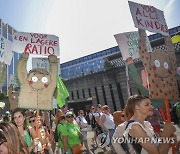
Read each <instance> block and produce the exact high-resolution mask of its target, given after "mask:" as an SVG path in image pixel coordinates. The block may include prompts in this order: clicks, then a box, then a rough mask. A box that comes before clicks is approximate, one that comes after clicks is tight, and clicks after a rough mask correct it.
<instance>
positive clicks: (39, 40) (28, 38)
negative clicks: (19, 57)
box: [13, 32, 60, 56]
mask: <svg viewBox="0 0 180 154" xmlns="http://www.w3.org/2000/svg"><path fill="white" fill-rule="evenodd" d="M13 51H15V52H18V53H23V52H28V53H29V54H35V55H46V56H48V55H51V54H53V55H56V56H59V55H60V52H59V37H57V36H55V35H47V34H38V33H25V32H15V33H14V35H13Z"/></svg>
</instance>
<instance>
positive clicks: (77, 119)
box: [76, 116, 88, 131]
mask: <svg viewBox="0 0 180 154" xmlns="http://www.w3.org/2000/svg"><path fill="white" fill-rule="evenodd" d="M76 122H77V123H80V125H81V126H83V127H85V128H81V131H87V126H88V123H87V121H86V119H85V118H84V117H80V116H77V117H76Z"/></svg>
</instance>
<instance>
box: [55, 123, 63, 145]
mask: <svg viewBox="0 0 180 154" xmlns="http://www.w3.org/2000/svg"><path fill="white" fill-rule="evenodd" d="M59 124H61V123H59ZM59 124H57V125H56V128H55V131H54V140H55V142H58V139H59V137H60V136H59V135H60V134H58V129H57V128H58V125H59ZM61 125H62V124H61Z"/></svg>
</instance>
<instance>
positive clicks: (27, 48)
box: [24, 43, 32, 53]
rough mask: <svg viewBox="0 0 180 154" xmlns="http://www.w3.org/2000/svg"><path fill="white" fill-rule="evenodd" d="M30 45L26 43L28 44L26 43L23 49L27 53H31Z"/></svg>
mask: <svg viewBox="0 0 180 154" xmlns="http://www.w3.org/2000/svg"><path fill="white" fill-rule="evenodd" d="M31 47H32V45H31V44H29V43H28V44H27V45H26V47H25V49H24V52H29V53H31V50H30V48H31Z"/></svg>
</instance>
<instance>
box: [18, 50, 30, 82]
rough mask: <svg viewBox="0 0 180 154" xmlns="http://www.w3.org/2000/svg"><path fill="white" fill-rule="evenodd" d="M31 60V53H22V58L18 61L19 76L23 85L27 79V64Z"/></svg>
mask: <svg viewBox="0 0 180 154" xmlns="http://www.w3.org/2000/svg"><path fill="white" fill-rule="evenodd" d="M28 58H29V53H27V52H26V53H22V55H21V58H20V59H19V61H18V65H17V76H18V80H19V82H20V84H21V85H23V84H24V82H25V80H26V77H27V70H26V64H27V60H28Z"/></svg>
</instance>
